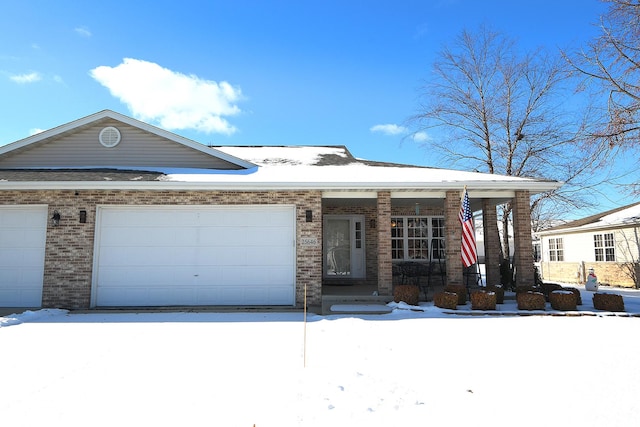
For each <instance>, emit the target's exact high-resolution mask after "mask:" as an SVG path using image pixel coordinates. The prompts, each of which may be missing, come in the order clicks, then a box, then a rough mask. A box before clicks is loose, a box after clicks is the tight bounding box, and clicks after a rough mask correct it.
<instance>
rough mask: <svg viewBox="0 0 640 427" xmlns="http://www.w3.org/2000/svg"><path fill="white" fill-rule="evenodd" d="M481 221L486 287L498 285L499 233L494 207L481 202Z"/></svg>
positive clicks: (499, 279)
mask: <svg viewBox="0 0 640 427" xmlns="http://www.w3.org/2000/svg"><path fill="white" fill-rule="evenodd" d="M482 221H483V224H482V225H483V230H484V253H485V256H484V263H485V271H486V276H487V279H486V280H487V283H486V284H487V285H497V284H499V283H500V281H501V278H500V261H502V260H501V259H500V258H501V256H500V253H501V247H500V233H499V232H498V214H497V212H496V207H495V205H493V204H491V203H490V201H489V200H487V199H483V200H482Z"/></svg>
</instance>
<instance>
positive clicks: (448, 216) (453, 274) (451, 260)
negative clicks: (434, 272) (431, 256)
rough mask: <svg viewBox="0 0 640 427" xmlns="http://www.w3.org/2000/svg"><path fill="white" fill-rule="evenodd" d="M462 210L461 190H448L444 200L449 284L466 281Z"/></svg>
mask: <svg viewBox="0 0 640 427" xmlns="http://www.w3.org/2000/svg"><path fill="white" fill-rule="evenodd" d="M459 212H460V191H457V190H450V191H447V195H446V198H445V200H444V226H445V230H446V232H445V234H446V239H445V242H446V243H445V244H446V250H445V257H446V259H447V284H450V285H461V284H463V283H464V280H463V277H462V259H461V251H460V244H461V242H462V226H461V225H460V220H459V219H458V214H459Z"/></svg>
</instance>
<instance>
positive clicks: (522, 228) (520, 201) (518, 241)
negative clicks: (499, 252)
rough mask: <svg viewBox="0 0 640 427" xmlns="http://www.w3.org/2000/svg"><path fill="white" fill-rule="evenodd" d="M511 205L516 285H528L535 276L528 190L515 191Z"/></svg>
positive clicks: (531, 283) (533, 280)
mask: <svg viewBox="0 0 640 427" xmlns="http://www.w3.org/2000/svg"><path fill="white" fill-rule="evenodd" d="M512 206H513V212H512V215H513V238H514V246H515V268H516V286H530V285H533V284H534V282H535V278H534V270H533V248H532V243H531V242H532V238H531V196H530V195H529V192H528V191H516V194H515V197H514V198H513V200H512Z"/></svg>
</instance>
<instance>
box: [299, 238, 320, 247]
mask: <svg viewBox="0 0 640 427" xmlns="http://www.w3.org/2000/svg"><path fill="white" fill-rule="evenodd" d="M300 246H318V238H317V237H302V238H301V239H300Z"/></svg>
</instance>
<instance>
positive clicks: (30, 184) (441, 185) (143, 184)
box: [0, 181, 562, 198]
mask: <svg viewBox="0 0 640 427" xmlns="http://www.w3.org/2000/svg"><path fill="white" fill-rule="evenodd" d="M463 185H466V186H467V187H468V188H469V192H470V193H471V192H473V198H485V197H492V196H495V195H496V194H497V192H499V194H500V197H513V195H514V194H515V191H524V190H528V191H530V192H532V194H537V193H540V192H544V191H549V190H553V189H556V188H558V187H560V186H561V185H562V183H549V182H531V183H526V186H525V185H523V183H522V182H500V183H496V182H491V183H485V182H453V183H452V182H415V183H414V182H399V183H389V182H257V181H253V182H242V181H226V182H203V181H200V182H180V181H0V190H70V189H73V190H75V189H80V190H158V191H160V190H245V191H252V190H256V191H257V190H327V191H335V190H351V191H364V190H372V189H375V190H376V191H377V190H402V189H405V190H406V189H411V188H415V189H425V188H428V189H440V190H460V189H461V188H462V186H463ZM496 188H502V189H504V190H498V189H496ZM424 194H425V196H426V195H427V194H433V193H432V192H425V193H424ZM510 195H511V196H510Z"/></svg>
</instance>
